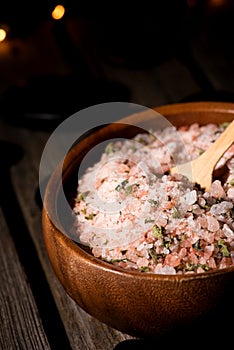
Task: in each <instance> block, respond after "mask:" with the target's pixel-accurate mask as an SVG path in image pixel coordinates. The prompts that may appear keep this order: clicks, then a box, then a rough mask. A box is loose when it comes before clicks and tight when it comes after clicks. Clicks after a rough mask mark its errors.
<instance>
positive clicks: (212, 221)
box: [207, 216, 219, 232]
mask: <svg viewBox="0 0 234 350" xmlns="http://www.w3.org/2000/svg"><path fill="white" fill-rule="evenodd" d="M207 228H208V230H209V231H211V232H216V231H218V229H219V222H218V220H217V219H216V218H215V217H214V216H207Z"/></svg>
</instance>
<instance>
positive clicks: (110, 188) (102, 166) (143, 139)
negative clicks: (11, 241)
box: [74, 124, 234, 274]
mask: <svg viewBox="0 0 234 350" xmlns="http://www.w3.org/2000/svg"><path fill="white" fill-rule="evenodd" d="M225 126H226V125H225V124H222V125H215V124H208V125H205V126H200V125H198V124H192V125H191V126H184V127H181V128H179V129H178V130H175V128H173V127H172V128H167V129H164V130H163V131H157V132H150V133H149V134H140V135H137V136H136V137H135V138H134V139H133V140H124V141H116V142H115V143H112V142H111V143H109V144H108V145H107V147H106V149H105V152H104V153H103V154H102V156H101V159H100V161H99V162H97V163H96V164H94V165H93V166H92V167H90V168H89V169H87V171H86V173H85V174H84V175H83V176H82V177H81V178H80V180H79V184H78V192H77V197H76V201H75V206H74V214H75V216H76V220H75V232H76V233H75V234H76V235H77V240H79V241H80V242H81V243H82V244H83V245H87V246H88V247H89V248H90V250H91V252H92V254H93V255H94V256H95V257H98V258H100V259H103V260H105V261H107V262H109V263H111V264H114V265H117V266H119V267H122V268H124V269H127V270H134V271H135V270H137V271H142V272H151V273H157V274H181V273H202V272H205V271H209V270H213V269H223V268H226V267H228V266H230V265H233V264H234V207H233V205H234V145H233V146H232V147H230V148H229V150H228V151H227V152H226V153H225V154H224V156H223V157H222V159H220V161H219V162H218V164H217V166H216V168H217V169H221V168H222V167H223V166H224V165H225V167H226V173H225V174H226V176H225V177H224V179H222V182H221V179H216V180H214V182H213V184H212V187H211V190H210V192H209V193H208V192H204V191H203V190H202V189H201V188H199V186H198V185H197V184H194V183H191V182H189V181H188V179H186V178H185V177H182V176H180V175H178V174H175V175H173V176H171V175H169V174H168V173H167V171H168V170H169V169H170V168H171V167H172V166H174V165H175V164H174V160H175V157H174V156H173V155H176V162H177V164H179V163H183V162H184V161H186V160H187V158H186V156H187V155H188V154H189V155H190V157H191V159H194V158H196V157H198V156H199V155H200V154H201V153H202V152H204V151H205V150H206V149H207V148H208V147H209V145H210V144H211V143H212V142H214V141H215V140H216V139H217V138H218V137H219V135H220V133H222V131H223V130H224V128H225ZM178 139H180V140H182V142H178ZM162 140H163V142H162Z"/></svg>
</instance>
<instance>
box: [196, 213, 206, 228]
mask: <svg viewBox="0 0 234 350" xmlns="http://www.w3.org/2000/svg"><path fill="white" fill-rule="evenodd" d="M197 221H198V223H199V224H200V225H201V227H203V228H207V219H206V216H199V217H198V218H197Z"/></svg>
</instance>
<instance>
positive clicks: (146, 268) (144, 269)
mask: <svg viewBox="0 0 234 350" xmlns="http://www.w3.org/2000/svg"><path fill="white" fill-rule="evenodd" d="M139 270H140V271H141V272H149V271H150V268H149V266H141V267H140V268H139Z"/></svg>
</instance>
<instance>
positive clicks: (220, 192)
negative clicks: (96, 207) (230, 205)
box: [210, 180, 226, 198]
mask: <svg viewBox="0 0 234 350" xmlns="http://www.w3.org/2000/svg"><path fill="white" fill-rule="evenodd" d="M210 195H211V196H212V197H214V198H224V197H225V196H226V195H225V192H224V189H223V187H222V184H221V181H220V180H215V181H214V182H213V183H212V185H211V188H210Z"/></svg>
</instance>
